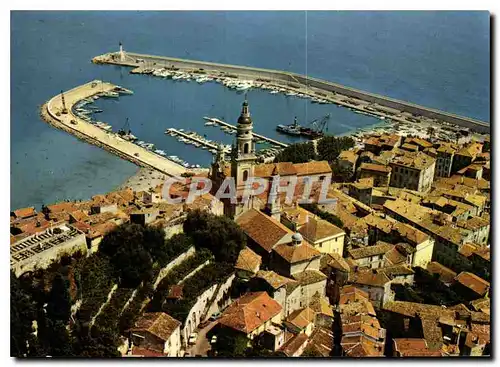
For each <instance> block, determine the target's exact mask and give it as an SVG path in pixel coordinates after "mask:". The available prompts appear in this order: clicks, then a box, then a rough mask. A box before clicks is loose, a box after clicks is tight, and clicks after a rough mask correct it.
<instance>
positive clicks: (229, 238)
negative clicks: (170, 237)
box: [184, 210, 246, 264]
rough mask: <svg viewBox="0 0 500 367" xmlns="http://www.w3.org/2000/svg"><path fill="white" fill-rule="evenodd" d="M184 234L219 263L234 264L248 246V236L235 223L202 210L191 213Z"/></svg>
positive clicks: (185, 224) (185, 223)
mask: <svg viewBox="0 0 500 367" xmlns="http://www.w3.org/2000/svg"><path fill="white" fill-rule="evenodd" d="M184 232H185V233H186V234H187V235H189V236H190V237H191V238H192V239H193V242H194V244H195V246H196V247H198V248H207V249H208V250H210V251H211V252H212V254H213V255H214V257H215V259H216V260H217V261H219V262H228V263H232V264H234V263H235V261H236V259H237V257H238V254H239V252H240V250H241V249H242V248H243V247H245V245H246V236H245V234H244V233H243V231H242V230H241V228H240V227H239V226H238V225H237V224H236V223H235V222H234V221H232V220H231V219H229V218H227V217H225V216H216V215H214V214H211V213H208V212H205V211H201V210H194V211H191V212H189V214H188V216H187V218H186V221H185V222H184Z"/></svg>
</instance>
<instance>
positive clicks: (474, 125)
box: [92, 50, 490, 133]
mask: <svg viewBox="0 0 500 367" xmlns="http://www.w3.org/2000/svg"><path fill="white" fill-rule="evenodd" d="M92 61H93V62H94V63H97V64H114V65H122V66H129V67H134V68H135V69H134V70H133V71H132V72H135V73H141V72H142V71H143V70H146V69H148V68H161V67H164V68H168V69H171V70H179V71H191V72H194V73H197V74H199V75H205V74H211V75H214V76H217V77H225V78H233V79H235V80H238V78H244V79H246V80H252V81H256V82H260V83H266V84H268V85H276V86H279V87H280V88H284V89H287V90H291V91H294V92H299V93H303V94H306V95H309V96H313V97H316V98H322V99H324V100H326V101H328V102H330V103H335V104H338V105H342V106H345V107H348V108H350V109H352V110H358V111H362V112H368V113H370V114H374V115H377V116H380V117H383V118H387V119H391V120H395V121H400V122H415V123H418V122H419V121H424V122H430V123H443V122H444V123H448V124H453V125H458V126H462V127H466V128H470V129H471V130H474V131H477V132H480V133H490V124H488V123H486V122H484V121H480V120H477V119H473V118H470V117H465V116H459V115H456V114H453V113H449V112H445V111H440V110H437V109H433V108H428V107H424V106H420V105H417V104H414V103H411V102H406V101H401V100H397V99H394V98H390V97H386V96H383V95H380V94H375V93H370V92H366V91H361V90H358V89H355V88H350V87H347V86H343V85H340V84H337V83H332V82H329V81H326V80H321V79H318V78H312V77H309V76H304V75H300V74H296V73H292V72H286V71H279V70H271V69H262V68H254V67H248V66H238V65H228V64H220V63H213V62H205V61H195V60H186V59H179V58H173V57H165V56H154V55H145V54H139V53H133V52H125V51H123V50H120V51H119V52H110V53H106V54H103V55H99V56H96V57H94V58H93V59H92Z"/></svg>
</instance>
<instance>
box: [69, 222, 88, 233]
mask: <svg viewBox="0 0 500 367" xmlns="http://www.w3.org/2000/svg"><path fill="white" fill-rule="evenodd" d="M71 225H72V226H73V227H75V228H76V229H79V230H80V231H82V232H83V233H88V232H89V231H90V229H91V227H90V225H89V224H87V223H83V222H75V223H71Z"/></svg>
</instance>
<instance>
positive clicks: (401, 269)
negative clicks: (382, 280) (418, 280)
mask: <svg viewBox="0 0 500 367" xmlns="http://www.w3.org/2000/svg"><path fill="white" fill-rule="evenodd" d="M377 271H378V272H379V273H384V274H385V275H387V276H388V277H389V278H391V279H392V278H395V277H397V276H406V275H413V274H415V272H414V271H413V269H411V268H410V267H409V266H408V265H406V264H399V265H392V266H386V267H383V268H378V269H377Z"/></svg>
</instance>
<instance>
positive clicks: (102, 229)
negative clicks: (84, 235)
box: [91, 222, 118, 236]
mask: <svg viewBox="0 0 500 367" xmlns="http://www.w3.org/2000/svg"><path fill="white" fill-rule="evenodd" d="M117 227H118V225H117V224H116V223H113V222H104V223H99V224H95V225H93V226H91V231H92V232H96V233H99V234H101V235H103V236H105V235H106V234H108V233H109V232H111V231H112V230H114V229H115V228H117Z"/></svg>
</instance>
